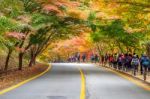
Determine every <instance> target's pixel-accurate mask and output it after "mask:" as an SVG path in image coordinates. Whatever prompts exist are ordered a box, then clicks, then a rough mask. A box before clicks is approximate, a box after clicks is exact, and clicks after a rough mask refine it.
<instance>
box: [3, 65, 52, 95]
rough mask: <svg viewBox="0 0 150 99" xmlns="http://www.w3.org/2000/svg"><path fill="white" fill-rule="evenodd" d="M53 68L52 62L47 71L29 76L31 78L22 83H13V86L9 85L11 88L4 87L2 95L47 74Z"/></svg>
mask: <svg viewBox="0 0 150 99" xmlns="http://www.w3.org/2000/svg"><path fill="white" fill-rule="evenodd" d="M51 68H52V66H51V64H49V65H48V68H47V69H46V70H45V71H43V72H42V73H40V74H38V75H35V76H33V77H31V78H29V79H26V80H24V81H22V82H20V83H18V84H16V85H13V86H11V87H9V88H6V89H3V90H2V91H0V95H3V94H5V93H7V92H9V91H12V90H14V89H16V88H18V87H20V86H22V85H24V84H26V83H28V82H30V81H32V80H34V79H36V78H39V77H41V76H43V75H44V74H46V73H47V72H48V71H49V70H50V69H51Z"/></svg>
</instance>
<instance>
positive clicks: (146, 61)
mask: <svg viewBox="0 0 150 99" xmlns="http://www.w3.org/2000/svg"><path fill="white" fill-rule="evenodd" d="M100 63H101V64H102V66H106V65H107V64H109V66H110V67H112V68H114V69H118V70H122V71H125V72H130V71H132V73H133V75H134V76H136V75H137V73H140V74H141V75H143V77H144V80H146V76H147V74H148V72H150V58H149V57H148V56H147V55H146V54H142V55H141V57H139V56H138V55H137V54H135V53H134V54H117V53H116V54H109V55H108V54H106V55H104V56H103V55H102V56H101V59H100Z"/></svg>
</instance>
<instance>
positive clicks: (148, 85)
mask: <svg viewBox="0 0 150 99" xmlns="http://www.w3.org/2000/svg"><path fill="white" fill-rule="evenodd" d="M96 65H97V64H96ZM97 67H98V68H100V67H102V68H105V69H107V70H109V71H110V72H113V73H115V74H117V75H119V76H121V77H123V78H125V79H127V80H129V81H131V82H132V83H134V84H136V85H138V86H139V87H142V88H143V89H145V90H148V91H150V83H149V82H146V81H144V80H142V79H140V78H137V77H134V76H132V75H130V74H127V73H125V72H123V71H119V70H115V69H112V68H110V67H106V66H105V67H104V66H100V65H97Z"/></svg>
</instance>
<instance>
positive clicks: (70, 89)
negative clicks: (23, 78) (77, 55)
mask: <svg viewBox="0 0 150 99" xmlns="http://www.w3.org/2000/svg"><path fill="white" fill-rule="evenodd" d="M79 68H81V69H82V71H83V73H84V75H85V82H86V84H85V85H86V98H85V99H150V91H146V90H144V89H143V88H141V87H139V86H137V85H135V84H133V83H132V82H130V81H129V80H126V79H124V78H122V77H120V76H118V75H116V74H114V73H112V72H110V71H108V70H106V69H104V68H98V67H96V66H94V65H92V64H73V63H72V64H67V63H60V64H56V63H55V64H52V69H51V70H50V71H49V72H48V73H46V74H45V75H43V76H41V77H39V78H37V79H35V80H33V81H30V82H28V83H26V84H24V85H22V86H21V87H19V88H17V89H14V90H12V91H10V92H7V93H5V94H3V95H0V99H80V93H81V88H82V85H81V82H82V79H81V75H80V71H79ZM148 87H149V86H148Z"/></svg>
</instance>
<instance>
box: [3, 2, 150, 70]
mask: <svg viewBox="0 0 150 99" xmlns="http://www.w3.org/2000/svg"><path fill="white" fill-rule="evenodd" d="M149 17H150V4H149V0H0V45H1V46H0V49H1V50H5V51H6V53H7V56H6V62H5V66H4V70H7V69H8V67H9V60H10V57H11V56H12V53H15V54H17V55H18V69H19V70H21V69H22V67H23V65H22V64H23V60H24V59H27V60H29V66H32V65H33V64H35V61H36V59H37V58H38V57H40V58H43V57H51V58H52V57H54V56H56V55H61V56H64V55H69V54H70V53H76V52H83V51H88V50H92V49H95V48H96V49H97V51H98V52H100V54H103V53H106V52H109V53H114V52H131V53H133V52H137V53H143V52H145V51H146V50H147V52H149V39H150V33H149V32H150V18H149ZM66 49H67V50H66ZM54 52H55V53H54ZM50 54H51V55H50ZM53 54H55V55H53ZM62 54H63V55H62Z"/></svg>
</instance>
